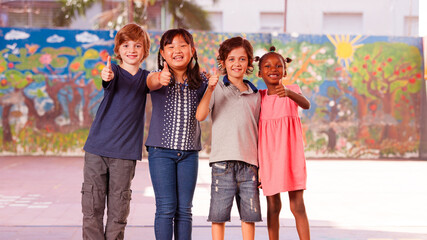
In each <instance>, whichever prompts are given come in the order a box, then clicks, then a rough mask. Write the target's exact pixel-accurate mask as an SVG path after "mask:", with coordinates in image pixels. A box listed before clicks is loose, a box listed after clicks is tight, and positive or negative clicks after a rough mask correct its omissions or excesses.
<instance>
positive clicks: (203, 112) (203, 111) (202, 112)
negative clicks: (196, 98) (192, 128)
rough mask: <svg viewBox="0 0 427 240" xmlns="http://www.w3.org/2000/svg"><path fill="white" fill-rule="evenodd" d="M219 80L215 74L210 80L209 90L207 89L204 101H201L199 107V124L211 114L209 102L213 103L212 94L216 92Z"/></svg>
mask: <svg viewBox="0 0 427 240" xmlns="http://www.w3.org/2000/svg"><path fill="white" fill-rule="evenodd" d="M218 80H219V76H218V75H217V74H213V75H212V76H211V77H210V78H209V84H208V88H207V89H206V92H205V95H203V98H202V100H200V103H199V106H197V111H196V119H197V120H198V121H199V122H201V121H204V120H205V119H206V117H207V116H208V114H209V102H210V101H211V97H212V93H213V91H214V90H215V87H216V84H217V83H218Z"/></svg>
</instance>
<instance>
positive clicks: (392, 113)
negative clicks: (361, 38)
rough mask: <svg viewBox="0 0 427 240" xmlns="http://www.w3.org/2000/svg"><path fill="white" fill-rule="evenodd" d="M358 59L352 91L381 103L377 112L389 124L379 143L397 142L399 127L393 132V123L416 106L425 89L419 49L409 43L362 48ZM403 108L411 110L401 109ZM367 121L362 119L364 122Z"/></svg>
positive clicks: (375, 110) (371, 45) (358, 51)
mask: <svg viewBox="0 0 427 240" xmlns="http://www.w3.org/2000/svg"><path fill="white" fill-rule="evenodd" d="M354 59H355V60H354V61H353V62H352V64H351V65H350V72H351V85H352V87H353V88H354V89H355V91H357V92H358V94H359V95H361V96H364V97H366V98H368V99H370V100H371V102H377V103H379V104H378V106H375V109H374V112H381V113H382V114H383V116H382V119H386V120H387V119H388V120H389V122H385V123H384V124H383V125H384V128H383V131H382V134H381V136H380V138H379V141H382V140H384V139H386V138H393V139H396V138H397V135H398V131H397V129H396V127H394V128H395V129H394V130H393V128H391V125H393V124H391V122H390V120H393V122H396V119H398V118H401V117H402V113H401V112H402V111H407V110H408V109H410V107H409V106H411V105H416V102H414V101H413V100H415V95H417V94H418V92H419V91H420V89H421V83H422V82H421V81H422V74H421V67H422V66H421V63H422V56H421V54H420V51H419V49H418V48H417V47H415V46H410V45H408V44H405V43H388V42H376V43H372V44H365V45H363V46H362V47H361V48H359V49H358V50H357V51H356V53H355V56H354ZM402 100H403V101H402ZM410 101H412V102H410ZM359 105H360V103H359ZM402 105H406V106H407V107H405V108H402V109H399V107H400V106H402ZM370 106H371V105H369V106H368V105H365V107H370ZM371 110H372V109H371ZM364 112H366V111H364ZM403 115H404V114H403ZM363 117H364V116H363V115H361V116H359V118H360V119H363Z"/></svg>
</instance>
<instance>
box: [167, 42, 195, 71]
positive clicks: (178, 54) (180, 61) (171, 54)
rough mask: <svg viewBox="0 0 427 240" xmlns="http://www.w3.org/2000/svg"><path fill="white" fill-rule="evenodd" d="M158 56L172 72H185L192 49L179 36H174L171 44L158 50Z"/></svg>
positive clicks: (191, 55)
mask: <svg viewBox="0 0 427 240" xmlns="http://www.w3.org/2000/svg"><path fill="white" fill-rule="evenodd" d="M160 54H161V55H162V57H163V58H164V59H165V60H166V62H167V63H168V66H169V67H170V68H172V69H173V70H185V69H186V68H187V65H188V64H189V63H190V61H191V58H192V57H193V54H194V49H193V48H192V47H191V45H190V44H189V43H187V42H186V41H185V39H184V38H183V37H182V36H181V35H176V36H175V37H174V38H173V40H172V42H171V43H169V44H166V45H165V46H164V48H163V49H161V50H160Z"/></svg>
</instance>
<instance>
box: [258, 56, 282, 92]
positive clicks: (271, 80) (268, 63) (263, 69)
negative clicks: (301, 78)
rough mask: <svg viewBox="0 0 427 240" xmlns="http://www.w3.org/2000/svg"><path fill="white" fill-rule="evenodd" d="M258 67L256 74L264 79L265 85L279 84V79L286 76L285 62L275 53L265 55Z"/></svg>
mask: <svg viewBox="0 0 427 240" xmlns="http://www.w3.org/2000/svg"><path fill="white" fill-rule="evenodd" d="M259 69H260V70H259V73H258V76H259V77H261V78H262V79H263V80H264V82H265V84H266V85H267V86H268V85H278V84H280V83H281V82H280V80H281V79H282V78H283V77H285V76H286V71H285V70H286V69H285V64H284V62H283V60H282V59H281V58H280V57H279V56H278V55H276V54H270V55H268V56H266V58H265V59H264V60H263V61H262V63H261V66H260V67H259Z"/></svg>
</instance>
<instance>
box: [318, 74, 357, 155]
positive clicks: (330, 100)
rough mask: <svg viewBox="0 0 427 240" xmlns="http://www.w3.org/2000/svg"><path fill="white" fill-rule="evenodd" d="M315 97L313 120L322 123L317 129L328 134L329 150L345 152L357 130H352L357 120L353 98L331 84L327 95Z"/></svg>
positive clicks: (331, 151)
mask: <svg viewBox="0 0 427 240" xmlns="http://www.w3.org/2000/svg"><path fill="white" fill-rule="evenodd" d="M331 83H333V82H331ZM315 99H316V105H317V107H316V114H315V115H314V116H313V120H314V121H315V122H318V123H321V124H319V126H318V127H316V129H318V130H319V132H321V133H324V134H326V135H327V136H328V142H327V151H328V152H330V153H333V152H336V151H341V152H342V153H344V154H345V152H347V151H348V150H349V148H350V147H351V144H350V141H351V139H354V132H355V131H352V129H354V123H355V122H356V119H355V113H354V106H353V103H352V100H351V99H350V98H349V96H347V94H345V93H344V92H342V91H340V90H339V89H338V88H337V87H335V86H329V87H328V88H327V92H326V95H318V96H316V98H315ZM314 126H315V125H314ZM338 136H340V137H338ZM338 139H340V140H338ZM349 145H350V146H349Z"/></svg>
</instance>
